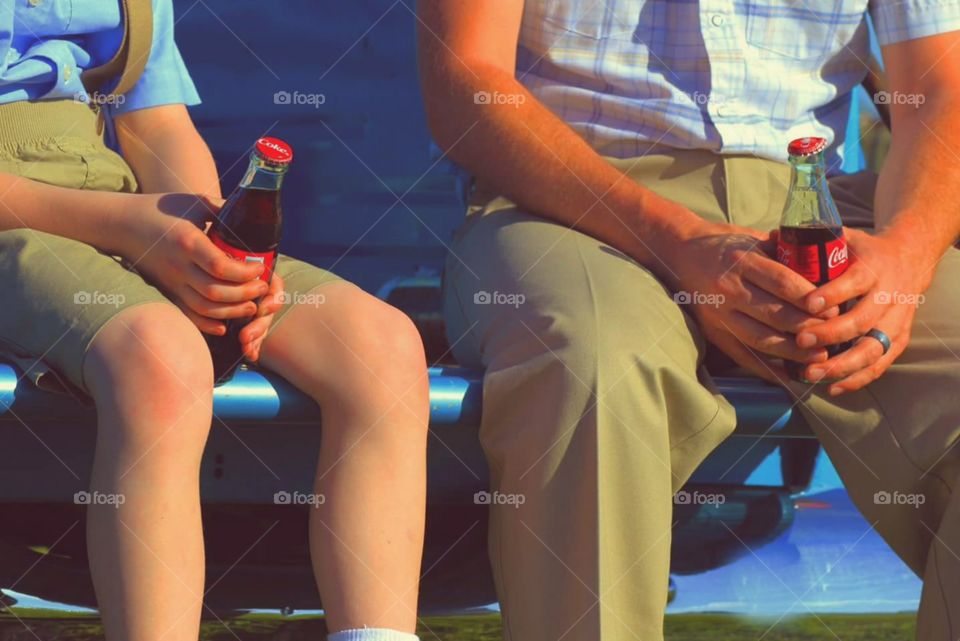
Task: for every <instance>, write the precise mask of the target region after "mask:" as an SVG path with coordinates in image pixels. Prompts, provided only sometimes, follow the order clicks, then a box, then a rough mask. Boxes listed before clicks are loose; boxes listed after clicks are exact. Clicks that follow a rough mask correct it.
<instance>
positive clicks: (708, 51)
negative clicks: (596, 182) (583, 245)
mask: <svg viewBox="0 0 960 641" xmlns="http://www.w3.org/2000/svg"><path fill="white" fill-rule="evenodd" d="M868 13H869V14H870V16H871V17H872V20H873V23H874V25H875V28H876V32H877V38H878V40H879V43H880V44H881V45H885V44H891V43H895V42H899V41H902V40H908V39H913V38H920V37H924V36H929V35H933V34H937V33H942V32H946V31H952V30H956V29H960V0H756V1H755V0H526V4H525V8H524V16H523V23H522V26H521V30H520V42H519V49H518V59H517V60H518V61H517V76H518V78H520V80H521V82H523V84H524V85H525V86H526V87H527V88H528V89H529V90H530V91H531V92H532V93H533V94H534V95H535V96H537V98H538V99H540V100H541V101H542V102H543V103H544V104H545V105H546V106H547V107H548V108H550V109H551V110H552V111H553V112H554V113H556V114H557V115H558V116H559V117H560V118H562V119H563V120H564V121H565V122H567V123H568V124H569V125H570V126H571V127H573V129H574V130H576V131H577V132H578V133H579V134H580V135H581V136H583V137H584V138H585V139H586V140H587V141H588V142H589V143H590V144H591V145H592V146H593V147H594V148H595V149H596V150H597V151H598V152H599V153H601V154H603V155H607V156H614V157H618V158H625V157H631V156H637V155H640V154H642V153H644V152H646V151H648V150H650V149H651V147H652V146H656V145H665V146H668V147H680V148H699V149H708V150H711V151H714V152H716V153H722V154H755V155H758V156H764V157H767V158H774V159H781V160H782V159H785V158H786V146H787V142H789V141H790V140H791V139H793V138H797V137H800V136H810V135H817V136H824V137H826V138H827V139H828V140H830V141H831V142H833V143H835V144H832V145H831V147H830V150H829V152H828V158H827V163H828V167H834V168H836V167H837V166H838V165H839V163H840V161H841V158H840V156H839V154H840V153H841V152H842V150H841V149H840V148H841V146H842V145H841V144H840V143H842V138H843V135H844V130H845V126H846V121H847V118H848V117H849V110H850V103H851V91H852V90H853V89H854V88H855V87H856V86H857V85H858V84H859V83H860V82H861V81H862V80H863V78H864V76H865V75H866V65H865V61H866V60H867V58H868V56H869V47H870V43H869V34H868V27H867V14H868ZM953 55H960V53H954V54H953Z"/></svg>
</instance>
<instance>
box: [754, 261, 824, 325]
mask: <svg viewBox="0 0 960 641" xmlns="http://www.w3.org/2000/svg"><path fill="white" fill-rule="evenodd" d="M740 275H741V276H742V277H743V278H744V279H746V280H747V281H749V282H751V283H752V284H754V285H756V286H757V287H759V288H760V289H763V290H765V291H767V292H769V293H771V294H773V295H774V296H776V297H777V298H779V299H781V300H785V301H788V302H790V303H794V304H795V305H797V306H800V305H801V301H803V300H804V297H805V296H807V295H808V294H809V293H810V292H812V291H813V290H814V286H813V283H811V282H810V281H808V280H807V279H806V278H804V277H803V276H801V275H800V274H798V273H796V272H795V271H793V270H792V269H790V268H789V267H787V266H786V265H782V264H780V263H778V262H777V261H775V260H773V259H772V258H770V257H768V256H766V255H764V254H762V253H760V252H750V253H749V254H746V255H745V256H744V257H743V258H742V259H741V260H740ZM824 309H825V308H824ZM818 311H820V310H818Z"/></svg>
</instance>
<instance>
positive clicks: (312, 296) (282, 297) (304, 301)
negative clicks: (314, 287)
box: [277, 291, 327, 307]
mask: <svg viewBox="0 0 960 641" xmlns="http://www.w3.org/2000/svg"><path fill="white" fill-rule="evenodd" d="M277 302H278V303H280V304H281V305H290V304H291V303H292V304H294V305H310V306H311V307H319V306H320V305H323V304H324V303H326V302H327V297H326V296H324V295H323V294H321V293H319V292H307V293H305V294H304V293H301V292H292V293H291V292H288V291H283V292H280V293H279V294H278V295H277Z"/></svg>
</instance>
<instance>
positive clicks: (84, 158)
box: [0, 101, 340, 392]
mask: <svg viewBox="0 0 960 641" xmlns="http://www.w3.org/2000/svg"><path fill="white" fill-rule="evenodd" d="M0 172H3V173H8V174H14V175H18V176H22V177H24V178H29V179H32V180H37V181H40V182H44V183H49V184H53V185H58V186H62V187H69V188H73V189H91V190H100V191H125V192H133V191H136V179H135V178H134V176H133V172H132V171H131V169H130V167H129V166H128V165H127V164H126V163H125V162H124V161H123V159H122V158H121V157H120V156H118V155H117V154H116V153H114V152H113V151H111V150H110V149H108V148H107V147H106V146H105V145H104V144H103V141H102V139H101V137H100V136H99V135H98V134H97V132H96V119H95V117H94V116H93V112H91V111H90V110H89V109H88V108H87V107H86V106H84V105H82V104H80V103H75V102H73V101H64V102H54V103H14V105H0ZM63 215H65V216H69V215H71V214H70V212H64V213H63ZM276 273H277V274H279V275H280V277H281V278H283V281H284V287H285V289H286V291H287V292H288V294H289V297H288V298H289V300H297V299H298V298H299V297H298V294H306V293H307V292H309V291H310V290H312V289H314V288H316V287H319V286H321V285H325V284H328V283H332V282H336V281H338V280H340V279H339V277H337V276H336V275H334V274H332V273H330V272H328V271H325V270H322V269H319V268H317V267H314V266H313V265H310V264H307V263H304V262H302V261H299V260H295V259H293V258H290V257H288V256H283V255H281V256H280V257H279V259H278V261H277V266H276ZM0 282H3V283H4V284H5V286H4V288H3V292H4V293H3V297H2V299H0V361H3V362H12V363H13V364H15V365H16V366H17V367H18V368H19V370H20V373H21V374H22V375H23V376H25V377H27V378H29V379H30V380H31V381H33V382H34V383H35V384H37V385H39V386H41V387H44V388H46V389H51V390H58V391H74V392H75V391H82V392H86V391H87V387H86V385H85V382H84V380H83V361H84V358H85V356H86V353H87V350H88V349H89V348H90V344H91V343H92V341H93V339H94V338H95V337H96V335H97V333H98V332H99V331H100V329H101V328H103V327H104V325H106V323H107V322H108V321H109V320H110V319H111V318H113V317H114V316H116V315H117V314H119V313H120V312H121V311H123V310H125V309H129V308H131V307H136V306H137V305H141V304H144V303H167V304H171V305H172V304H173V303H171V302H170V301H169V300H168V299H167V298H166V297H165V296H164V295H163V294H162V293H161V292H160V291H159V290H158V289H157V288H156V287H154V286H153V285H152V284H150V283H149V282H148V281H146V280H145V279H144V278H143V277H142V276H141V275H140V274H138V273H136V272H135V271H133V270H131V269H128V268H127V267H126V266H125V265H124V264H122V262H121V261H120V260H119V259H118V258H116V257H113V256H109V255H107V254H104V253H102V252H100V251H97V250H96V249H94V248H93V247H92V246H90V245H87V244H85V243H81V242H77V241H75V240H71V239H68V238H63V237H61V236H54V235H52V234H47V233H43V232H38V231H35V230H32V229H26V228H24V229H14V230H9V231H0ZM290 307H291V305H286V306H285V307H284V308H283V309H282V310H281V311H280V312H278V313H277V316H276V320H275V321H274V322H275V323H278V322H280V321H281V320H282V318H283V316H284V315H285V314H286V312H287V311H289V309H290Z"/></svg>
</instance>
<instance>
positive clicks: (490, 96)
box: [473, 91, 527, 108]
mask: <svg viewBox="0 0 960 641" xmlns="http://www.w3.org/2000/svg"><path fill="white" fill-rule="evenodd" d="M526 101H527V97H526V96H525V95H523V94H522V93H500V92H499V91H478V92H476V93H475V94H473V103H474V104H475V105H512V106H513V107H515V108H519V107H520V105H522V104H523V103H525V102H526Z"/></svg>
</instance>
